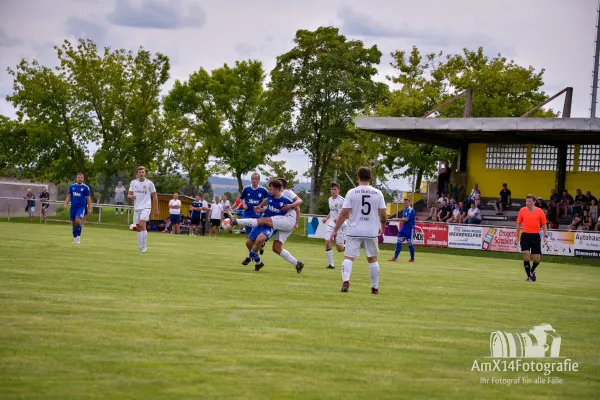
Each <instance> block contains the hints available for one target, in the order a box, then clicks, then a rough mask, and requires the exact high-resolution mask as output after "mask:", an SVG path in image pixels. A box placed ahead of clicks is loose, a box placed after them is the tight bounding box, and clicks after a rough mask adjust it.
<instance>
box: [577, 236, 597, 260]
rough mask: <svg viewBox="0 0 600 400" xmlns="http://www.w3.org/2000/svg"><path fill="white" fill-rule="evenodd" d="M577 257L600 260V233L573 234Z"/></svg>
mask: <svg viewBox="0 0 600 400" xmlns="http://www.w3.org/2000/svg"><path fill="white" fill-rule="evenodd" d="M572 233H573V247H574V250H573V253H574V256H575V257H585V258H600V233H594V232H572Z"/></svg>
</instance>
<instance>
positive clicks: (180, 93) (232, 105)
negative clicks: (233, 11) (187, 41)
mask: <svg viewBox="0 0 600 400" xmlns="http://www.w3.org/2000/svg"><path fill="white" fill-rule="evenodd" d="M264 80H265V74H264V71H263V68H262V64H261V62H260V61H237V62H236V64H235V67H233V68H231V67H229V66H228V65H227V64H225V65H224V66H223V67H222V68H218V69H215V70H213V71H212V73H211V74H209V73H208V72H206V71H205V70H204V69H203V68H200V69H199V70H198V71H196V72H194V73H193V74H192V75H190V77H189V79H188V81H187V82H179V81H177V82H175V85H174V86H173V89H172V90H171V92H169V95H168V96H167V98H166V99H165V109H166V110H168V111H169V112H172V113H175V114H178V115H179V116H180V117H181V118H184V119H185V120H186V121H187V123H186V124H187V126H188V127H189V129H191V130H193V131H194V132H195V134H196V135H197V136H198V140H199V141H201V142H206V143H207V146H210V149H211V150H212V151H211V153H212V156H214V157H215V158H216V161H217V164H218V165H217V167H220V168H221V169H224V167H225V166H226V168H227V169H228V170H229V171H231V173H232V174H233V175H234V176H235V177H236V179H237V181H238V189H239V191H240V192H241V191H242V190H243V183H242V175H244V174H246V173H248V172H250V171H253V170H254V169H255V168H256V167H257V166H258V165H260V164H262V163H263V162H264V160H265V157H266V156H268V155H269V154H274V153H275V152H277V148H276V147H275V146H274V143H273V142H272V141H271V140H270V137H271V136H272V133H273V130H274V122H273V121H275V119H273V118H270V117H272V113H269V110H268V109H267V95H266V93H265V90H264V87H263V84H264ZM208 148H209V147H207V149H208Z"/></svg>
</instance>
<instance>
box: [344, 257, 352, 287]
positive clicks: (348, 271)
mask: <svg viewBox="0 0 600 400" xmlns="http://www.w3.org/2000/svg"><path fill="white" fill-rule="evenodd" d="M350 274H352V261H351V260H348V259H346V260H344V262H343V263H342V281H344V282H346V281H349V280H350Z"/></svg>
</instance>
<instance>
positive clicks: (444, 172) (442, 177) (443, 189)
mask: <svg viewBox="0 0 600 400" xmlns="http://www.w3.org/2000/svg"><path fill="white" fill-rule="evenodd" d="M449 164H450V163H449V162H448V160H445V161H444V165H443V166H442V168H440V170H439V171H438V186H437V195H438V196H439V197H442V195H446V194H447V189H448V183H450V174H451V171H450V165H449Z"/></svg>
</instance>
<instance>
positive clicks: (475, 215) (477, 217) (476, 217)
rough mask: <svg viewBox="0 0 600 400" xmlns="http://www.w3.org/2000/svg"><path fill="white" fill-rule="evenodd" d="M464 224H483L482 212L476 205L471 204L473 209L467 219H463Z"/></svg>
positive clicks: (468, 213) (468, 212)
mask: <svg viewBox="0 0 600 400" xmlns="http://www.w3.org/2000/svg"><path fill="white" fill-rule="evenodd" d="M463 224H481V211H479V208H477V205H475V203H471V208H469V211H467V217H466V218H465V219H463Z"/></svg>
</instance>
